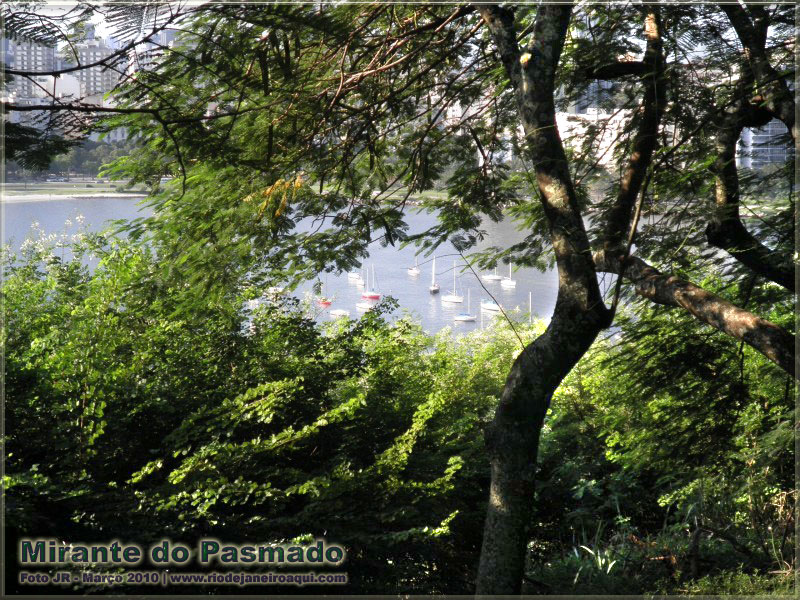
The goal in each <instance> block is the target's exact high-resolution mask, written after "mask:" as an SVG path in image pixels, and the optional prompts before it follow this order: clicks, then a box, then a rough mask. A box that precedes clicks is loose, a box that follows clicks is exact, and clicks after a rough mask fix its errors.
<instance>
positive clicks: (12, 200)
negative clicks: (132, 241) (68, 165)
mask: <svg viewBox="0 0 800 600" xmlns="http://www.w3.org/2000/svg"><path fill="white" fill-rule="evenodd" d="M147 195H148V194H147V193H144V192H128V193H118V192H108V193H94V194H87V193H85V192H77V193H75V194H14V195H6V194H2V195H0V204H21V203H23V202H51V201H54V200H94V199H104V198H108V199H121V198H146V197H147Z"/></svg>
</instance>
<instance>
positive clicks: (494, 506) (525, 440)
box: [476, 5, 610, 595]
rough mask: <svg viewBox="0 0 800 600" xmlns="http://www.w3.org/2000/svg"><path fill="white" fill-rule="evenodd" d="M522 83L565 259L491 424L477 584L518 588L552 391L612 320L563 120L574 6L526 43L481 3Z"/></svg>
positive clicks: (487, 589)
mask: <svg viewBox="0 0 800 600" xmlns="http://www.w3.org/2000/svg"><path fill="white" fill-rule="evenodd" d="M478 10H479V11H480V14H481V17H482V18H483V21H484V22H485V24H486V26H487V28H488V29H489V31H490V33H491V35H492V38H493V39H494V41H495V43H496V45H497V50H498V52H499V54H500V58H501V60H502V61H503V65H504V67H505V70H506V73H507V74H508V77H509V79H510V80H511V84H512V85H513V86H514V90H515V97H516V101H517V108H518V111H519V115H520V121H521V124H522V127H523V130H524V132H525V141H526V149H527V156H528V158H529V159H530V160H531V162H532V164H533V166H534V170H535V172H536V180H537V184H538V187H539V192H540V198H541V201H542V206H543V209H544V213H545V215H546V218H547V221H548V223H549V226H550V235H551V239H552V242H553V250H554V252H555V256H556V263H557V265H558V276H559V285H558V299H557V300H556V307H555V310H554V312H553V317H552V319H551V321H550V326H549V327H548V328H547V330H546V331H545V333H544V334H543V335H542V336H540V337H539V338H538V339H536V340H535V341H534V342H533V343H532V344H530V345H528V346H527V347H526V348H525V349H524V350H523V351H522V353H521V354H520V355H519V356H518V357H517V360H516V361H515V362H514V365H513V366H512V368H511V372H510V373H509V376H508V379H507V380H506V384H505V387H504V388H503V393H502V395H501V398H500V403H499V406H498V408H497V412H496V413H495V417H494V420H493V422H492V424H491V426H490V427H489V429H488V431H487V436H486V441H487V449H488V452H489V458H490V463H491V469H492V482H491V488H490V495H489V506H488V510H487V515H486V525H485V528H484V535H483V546H482V548H481V559H480V565H479V568H478V579H477V586H476V593H477V594H479V595H484V594H518V593H519V592H520V589H521V586H522V578H523V574H524V568H525V556H526V546H527V542H528V539H529V528H530V523H531V518H532V515H533V488H534V474H535V470H536V455H537V451H538V446H539V435H540V432H541V429H542V424H543V422H544V416H545V413H546V412H547V407H548V405H549V403H550V398H552V396H553V392H554V391H555V389H556V388H557V387H558V385H559V383H560V382H561V380H562V379H563V378H564V376H565V375H566V374H567V373H569V371H570V369H572V367H573V366H574V365H575V363H577V362H578V360H579V359H580V358H581V356H583V355H584V353H585V352H586V351H587V350H588V349H589V347H590V346H591V344H592V342H593V341H594V339H595V337H597V334H598V333H599V332H600V331H601V330H602V329H603V328H604V327H607V326H608V325H609V323H610V312H609V311H608V309H607V308H606V307H605V305H604V304H603V301H602V297H601V295H600V289H599V287H598V285H597V276H596V273H595V270H594V262H593V261H592V256H591V250H590V247H589V240H588V237H587V235H586V230H585V228H584V225H583V220H582V219H581V215H580V210H579V208H578V202H577V196H576V194H575V189H574V186H573V184H572V180H571V178H570V174H569V167H568V164H567V158H566V154H565V153H564V148H563V145H562V144H561V139H560V138H559V134H558V129H557V127H556V120H555V106H554V100H553V89H554V80H555V70H556V66H557V65H558V61H559V58H560V55H561V50H562V48H563V45H564V39H565V37H566V32H567V25H568V24H569V19H570V14H571V10H572V9H571V7H570V6H565V5H542V6H541V7H540V8H539V9H538V11H537V15H536V21H535V23H534V27H533V35H532V37H533V40H532V42H531V44H530V45H529V47H528V48H527V51H526V52H525V53H522V52H520V49H519V47H518V44H517V33H516V30H515V27H514V14H513V12H512V11H511V10H509V9H507V8H501V7H499V6H496V5H492V6H487V5H480V6H478Z"/></svg>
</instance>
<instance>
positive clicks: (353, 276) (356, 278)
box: [347, 270, 364, 285]
mask: <svg viewBox="0 0 800 600" xmlns="http://www.w3.org/2000/svg"><path fill="white" fill-rule="evenodd" d="M347 281H349V282H350V283H356V284H359V285H360V284H363V283H364V278H363V277H361V271H360V270H359V271H350V272H349V273H348V274H347Z"/></svg>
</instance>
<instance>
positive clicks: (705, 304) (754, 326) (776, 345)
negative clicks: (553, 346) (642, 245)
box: [595, 252, 796, 377]
mask: <svg viewBox="0 0 800 600" xmlns="http://www.w3.org/2000/svg"><path fill="white" fill-rule="evenodd" d="M622 262H623V261H622V260H620V259H619V258H615V257H612V256H610V255H608V254H606V253H604V252H597V253H595V263H596V264H597V269H598V271H605V272H607V273H616V274H618V275H619V274H620V271H621V270H622V269H621V266H620V265H621V263H622ZM624 265H625V267H624V270H623V273H622V276H623V277H625V279H627V280H629V281H630V282H631V283H633V284H634V286H635V289H636V293H637V294H639V295H640V296H642V297H644V298H648V299H649V300H652V301H653V302H655V303H656V304H663V305H665V306H676V307H680V308H683V309H684V310H686V311H688V312H690V313H691V314H692V315H693V316H694V317H695V318H697V320H699V321H701V322H703V323H706V324H707V325H711V326H712V327H714V328H715V329H717V330H719V331H721V332H722V333H725V334H727V335H730V336H731V337H734V338H736V339H737V340H741V341H743V342H744V343H745V344H748V345H749V346H751V347H752V348H754V349H755V350H758V351H759V352H760V353H761V354H763V355H764V356H765V357H767V358H768V359H769V360H771V361H772V362H773V363H775V364H776V365H778V366H779V367H780V368H781V369H783V370H784V371H785V372H786V373H787V374H789V375H791V376H792V377H796V374H795V352H794V337H793V336H792V335H791V334H790V333H789V332H787V331H786V330H785V329H783V328H781V327H778V326H777V325H775V324H774V323H771V322H769V321H767V320H766V319H762V318H761V317H759V316H757V315H754V314H753V313H751V312H748V311H746V310H744V309H742V308H739V307H738V306H736V305H734V304H731V303H730V302H728V301H727V300H725V299H723V298H720V297H719V296H716V295H715V294H712V293H711V292H708V291H706V290H704V289H703V288H701V287H699V286H697V285H695V284H693V283H691V282H689V281H685V280H683V279H680V278H679V277H675V276H672V275H667V274H665V273H661V272H660V271H659V270H658V269H656V268H655V267H651V266H650V265H648V264H647V263H646V262H645V261H643V260H642V259H641V258H638V257H636V256H629V257H628V258H627V259H625V261H624Z"/></svg>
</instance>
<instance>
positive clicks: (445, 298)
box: [442, 261, 464, 304]
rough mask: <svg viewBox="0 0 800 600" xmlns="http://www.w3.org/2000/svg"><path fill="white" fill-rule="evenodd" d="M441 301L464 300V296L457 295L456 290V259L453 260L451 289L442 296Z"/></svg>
mask: <svg viewBox="0 0 800 600" xmlns="http://www.w3.org/2000/svg"><path fill="white" fill-rule="evenodd" d="M442 302H451V303H453V304H461V303H462V302H464V296H459V295H458V292H457V290H456V261H453V289H452V290H451V291H450V293H449V294H446V295H444V296H442Z"/></svg>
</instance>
